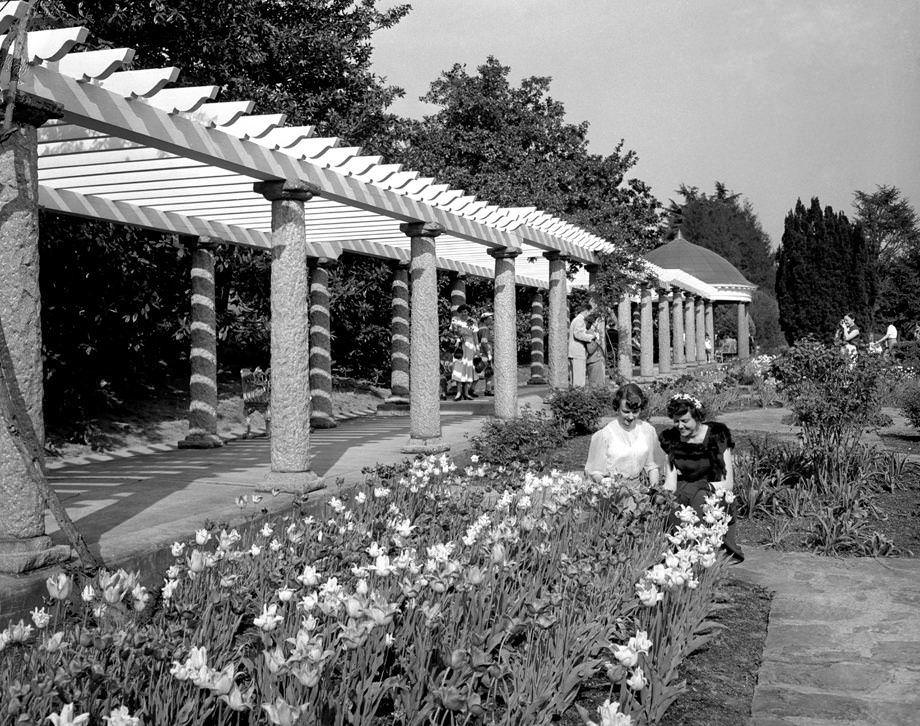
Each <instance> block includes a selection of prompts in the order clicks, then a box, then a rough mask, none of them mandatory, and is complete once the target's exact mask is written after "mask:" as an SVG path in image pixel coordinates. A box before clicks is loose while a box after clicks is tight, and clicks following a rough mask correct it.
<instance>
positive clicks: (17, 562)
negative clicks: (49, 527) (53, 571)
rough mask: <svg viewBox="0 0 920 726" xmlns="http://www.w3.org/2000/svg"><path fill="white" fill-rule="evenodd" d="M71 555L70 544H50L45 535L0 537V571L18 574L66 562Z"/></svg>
mask: <svg viewBox="0 0 920 726" xmlns="http://www.w3.org/2000/svg"><path fill="white" fill-rule="evenodd" d="M71 557H73V551H72V550H71V548H70V545H52V544H51V538H50V537H48V536H47V535H40V536H38V537H31V538H29V539H0V572H3V573H7V574H13V575H18V574H20V573H22V572H28V571H31V570H37V569H39V568H41V567H48V566H49V565H56V564H58V563H61V562H66V561H67V560H69V559H70V558H71Z"/></svg>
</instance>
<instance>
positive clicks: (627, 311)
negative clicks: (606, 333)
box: [617, 295, 633, 380]
mask: <svg viewBox="0 0 920 726" xmlns="http://www.w3.org/2000/svg"><path fill="white" fill-rule="evenodd" d="M617 370H618V371H619V373H620V375H621V376H623V377H624V378H626V379H627V380H628V379H631V378H632V376H633V363H632V302H631V301H630V299H629V295H623V297H621V298H620V302H619V304H618V305H617Z"/></svg>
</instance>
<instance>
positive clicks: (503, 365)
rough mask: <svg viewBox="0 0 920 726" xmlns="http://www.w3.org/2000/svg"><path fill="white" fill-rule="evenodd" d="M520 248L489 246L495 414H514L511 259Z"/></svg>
mask: <svg viewBox="0 0 920 726" xmlns="http://www.w3.org/2000/svg"><path fill="white" fill-rule="evenodd" d="M519 254H521V251H520V250H518V249H513V248H505V249H490V250H489V255H490V256H491V257H494V258H495V292H494V295H495V298H494V305H495V327H494V340H493V341H492V349H493V356H494V359H493V366H494V368H495V417H496V418H500V419H504V420H506V421H507V420H509V419H513V418H516V417H517V319H516V318H517V302H516V297H515V292H516V291H515V274H514V267H515V265H514V258H515V257H517V256H518V255H519Z"/></svg>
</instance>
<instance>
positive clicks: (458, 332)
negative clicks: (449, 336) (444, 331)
mask: <svg viewBox="0 0 920 726" xmlns="http://www.w3.org/2000/svg"><path fill="white" fill-rule="evenodd" d="M450 330H451V332H452V333H453V334H454V335H455V336H456V340H455V342H454V351H455V352H454V368H453V372H452V373H451V380H453V381H456V383H457V395H456V396H454V400H455V401H459V400H461V399H466V400H471V399H473V398H475V396H474V395H472V390H471V389H472V386H473V383H474V382H475V381H476V367H475V365H474V363H473V358H475V357H476V356H477V355H478V354H479V339H478V337H477V332H478V329H477V327H476V326H475V325H474V324H473V323H472V322H471V321H470V306H469V305H467V304H466V303H464V304H463V305H460V306H459V307H458V308H457V312H456V314H455V317H454V319H453V320H451V322H450ZM458 353H459V357H458V355H457V354H458Z"/></svg>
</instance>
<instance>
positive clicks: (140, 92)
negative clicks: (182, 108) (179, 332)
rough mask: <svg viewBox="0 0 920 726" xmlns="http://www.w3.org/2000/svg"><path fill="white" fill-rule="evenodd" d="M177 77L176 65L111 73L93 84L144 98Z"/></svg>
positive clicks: (115, 91) (123, 94) (114, 91)
mask: <svg viewBox="0 0 920 726" xmlns="http://www.w3.org/2000/svg"><path fill="white" fill-rule="evenodd" d="M36 70H38V69H36ZM178 77H179V69H178V68H176V67H170V68H145V69H143V70H140V71H119V72H118V73H113V74H112V75H110V76H109V77H108V78H106V79H104V80H102V81H97V82H96V84H95V85H98V86H100V87H101V88H104V89H105V90H106V91H109V92H111V93H115V94H118V95H119V96H122V97H123V98H125V99H133V98H144V97H146V96H152V95H153V94H155V93H156V92H157V91H159V90H161V89H162V88H164V87H165V86H166V85H167V84H168V83H174V82H175V80H176V79H177V78H178ZM87 85H89V84H87ZM116 135H117V134H116Z"/></svg>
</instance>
